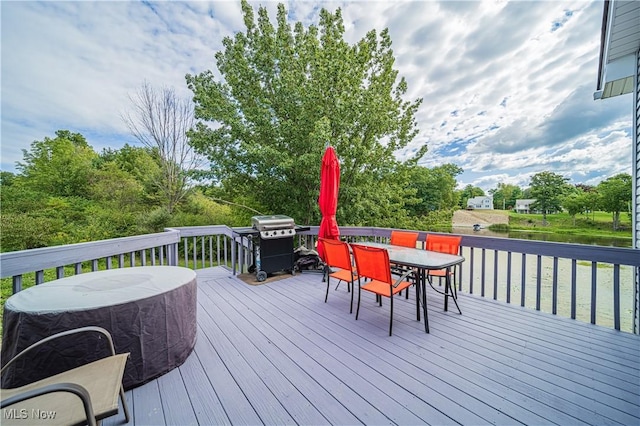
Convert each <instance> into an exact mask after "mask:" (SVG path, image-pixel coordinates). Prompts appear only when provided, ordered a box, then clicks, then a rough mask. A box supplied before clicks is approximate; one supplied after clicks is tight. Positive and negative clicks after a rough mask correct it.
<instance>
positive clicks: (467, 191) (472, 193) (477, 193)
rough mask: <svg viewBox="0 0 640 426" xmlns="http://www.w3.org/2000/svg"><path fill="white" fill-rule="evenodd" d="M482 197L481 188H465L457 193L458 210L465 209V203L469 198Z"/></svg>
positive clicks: (470, 186) (468, 186) (469, 186)
mask: <svg viewBox="0 0 640 426" xmlns="http://www.w3.org/2000/svg"><path fill="white" fill-rule="evenodd" d="M483 195H484V191H483V190H482V188H478V187H477V186H473V185H471V184H469V185H467V186H465V187H464V188H463V189H462V190H461V191H459V193H458V197H459V200H460V202H459V204H458V206H459V207H460V208H463V209H465V208H467V201H468V200H469V199H470V198H473V197H481V196H483Z"/></svg>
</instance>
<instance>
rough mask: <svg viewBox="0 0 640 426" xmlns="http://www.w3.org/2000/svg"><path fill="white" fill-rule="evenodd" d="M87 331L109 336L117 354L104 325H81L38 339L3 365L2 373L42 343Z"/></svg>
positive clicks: (112, 347)
mask: <svg viewBox="0 0 640 426" xmlns="http://www.w3.org/2000/svg"><path fill="white" fill-rule="evenodd" d="M85 332H94V333H100V334H102V335H104V336H105V337H106V338H107V342H108V344H109V350H110V351H111V355H115V354H116V350H115V348H114V346H113V339H112V338H111V334H110V333H109V332H108V331H107V330H105V329H104V328H102V327H96V326H88V327H80V328H74V329H73V330H66V331H62V332H60V333H56V334H54V335H52V336H49V337H45V338H44V339H42V340H39V341H37V342H36V343H34V344H32V345H31V346H29V347H27V348H25V349H24V350H22V351H21V352H20V353H19V354H18V355H16V356H14V357H13V358H11V359H10V360H9V362H7V363H6V364H5V365H4V367H2V369H0V374H2V373H3V372H4V371H5V370H6V369H7V367H9V366H10V365H11V364H13V362H14V361H16V360H17V359H18V358H20V357H22V356H23V355H24V354H26V353H27V352H29V351H31V350H32V349H34V348H37V347H38V346H40V345H43V344H45V343H47V342H50V341H52V340H55V339H58V338H60V337H64V336H69V335H72V334H78V333H85Z"/></svg>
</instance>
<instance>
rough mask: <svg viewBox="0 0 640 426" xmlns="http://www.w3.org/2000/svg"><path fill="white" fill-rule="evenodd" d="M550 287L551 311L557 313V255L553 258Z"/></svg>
mask: <svg viewBox="0 0 640 426" xmlns="http://www.w3.org/2000/svg"><path fill="white" fill-rule="evenodd" d="M551 285H552V289H551V312H552V313H553V315H556V314H557V313H558V257H556V256H554V258H553V282H552V284H551Z"/></svg>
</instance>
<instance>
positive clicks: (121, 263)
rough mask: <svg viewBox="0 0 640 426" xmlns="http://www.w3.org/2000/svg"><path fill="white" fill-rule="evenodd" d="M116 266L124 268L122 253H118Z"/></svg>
mask: <svg viewBox="0 0 640 426" xmlns="http://www.w3.org/2000/svg"><path fill="white" fill-rule="evenodd" d="M118 268H124V253H121V254H119V255H118Z"/></svg>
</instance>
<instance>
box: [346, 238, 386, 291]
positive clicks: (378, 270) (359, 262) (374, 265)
mask: <svg viewBox="0 0 640 426" xmlns="http://www.w3.org/2000/svg"><path fill="white" fill-rule="evenodd" d="M351 248H352V249H353V258H354V259H355V261H356V269H357V270H358V275H359V276H361V277H365V278H371V279H373V280H378V281H383V282H385V283H389V284H392V283H393V281H392V280H391V267H390V266H389V253H388V252H387V250H385V249H383V248H378V247H367V246H361V245H357V244H352V245H351Z"/></svg>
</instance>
